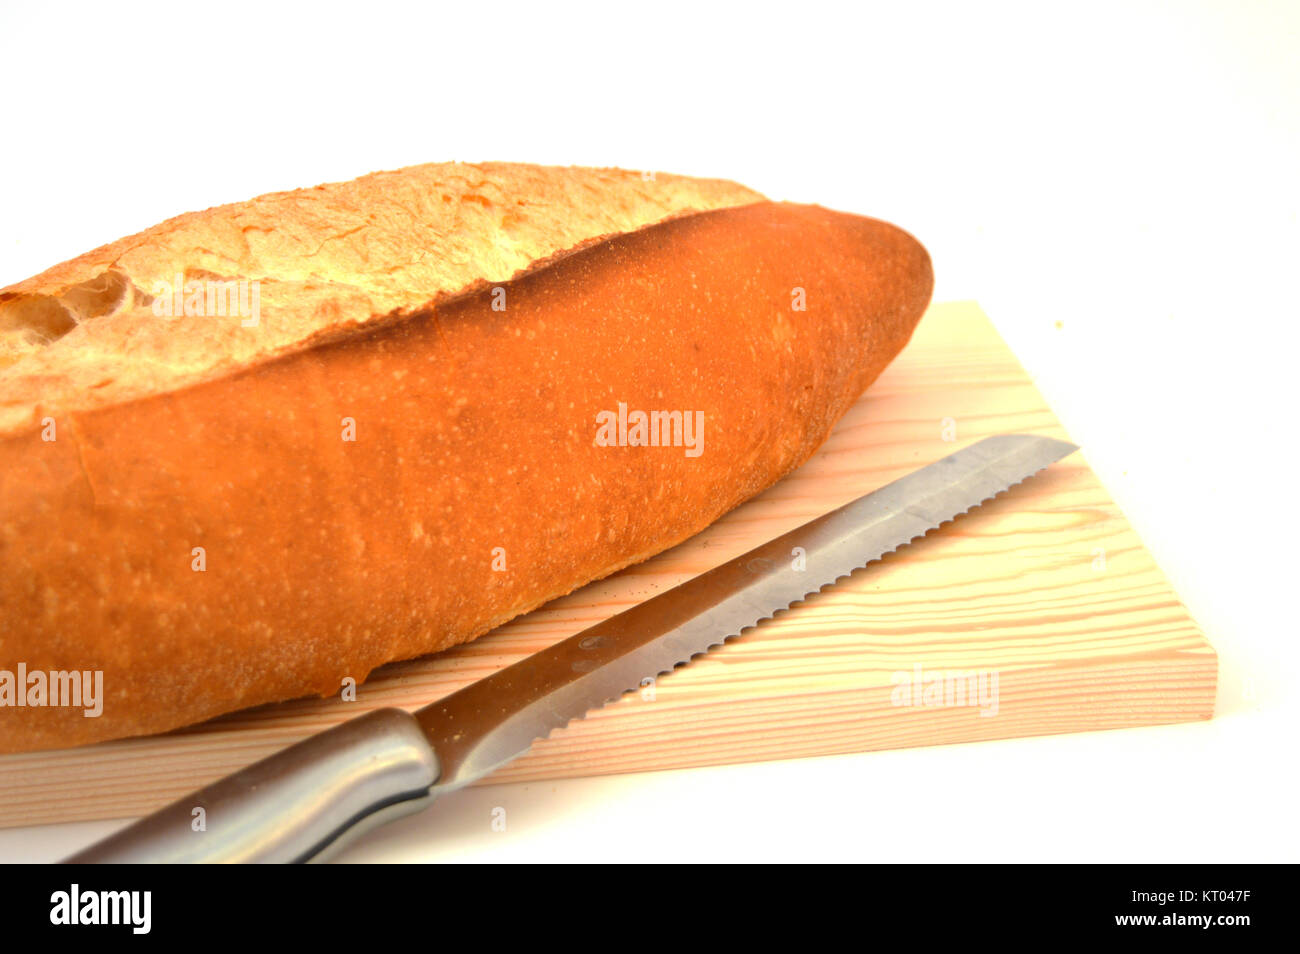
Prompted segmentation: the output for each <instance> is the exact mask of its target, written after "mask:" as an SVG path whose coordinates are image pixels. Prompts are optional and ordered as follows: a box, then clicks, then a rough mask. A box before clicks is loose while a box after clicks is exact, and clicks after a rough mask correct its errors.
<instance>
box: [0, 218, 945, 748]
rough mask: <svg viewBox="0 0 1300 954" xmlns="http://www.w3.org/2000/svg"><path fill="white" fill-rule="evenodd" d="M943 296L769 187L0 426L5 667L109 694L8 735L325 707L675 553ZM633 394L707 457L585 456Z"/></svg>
mask: <svg viewBox="0 0 1300 954" xmlns="http://www.w3.org/2000/svg"><path fill="white" fill-rule="evenodd" d="M931 284H932V279H931V272H930V263H929V259H928V257H927V256H926V254H925V251H924V250H923V249H922V248H921V246H920V245H919V244H918V243H917V242H916V241H915V240H914V239H912V238H911V237H910V236H908V235H907V234H906V233H903V232H901V231H900V230H898V229H896V228H894V227H892V226H889V225H886V224H884V223H881V222H877V221H874V220H871V219H865V218H861V217H858V216H853V215H846V214H842V213H835V212H830V211H827V210H824V209H821V208H817V207H810V206H796V205H786V204H776V203H766V202H764V203H758V204H754V205H748V206H744V207H740V208H733V209H726V210H720V211H713V212H706V213H701V214H697V215H690V216H685V217H679V218H676V219H673V220H670V221H667V222H664V223H662V224H659V225H654V226H651V227H647V228H643V229H640V230H638V231H634V232H631V233H629V234H624V235H619V236H616V237H613V238H610V239H608V240H606V241H603V242H600V243H597V244H595V245H592V246H591V247H588V248H586V249H584V250H582V251H580V252H577V253H575V254H572V255H568V256H565V257H563V258H561V259H559V260H558V261H556V262H554V263H552V264H551V265H550V266H549V267H545V268H541V269H537V270H535V271H532V272H529V273H527V274H525V275H523V276H521V277H520V278H519V279H517V280H515V281H512V282H510V283H508V284H507V285H505V286H504V287H505V305H506V307H505V310H495V309H494V307H493V305H494V302H495V299H494V293H493V290H492V289H490V288H488V289H483V290H481V291H479V292H477V293H473V294H469V295H464V296H462V297H460V298H457V299H455V300H451V301H447V302H444V303H443V304H442V305H440V306H439V307H437V308H436V309H428V310H420V311H417V312H415V313H413V314H409V315H406V316H404V317H402V318H400V319H393V320H390V321H387V322H384V323H381V324H380V325H378V326H374V327H370V328H367V329H362V330H358V331H354V332H352V333H351V334H349V335H346V336H344V337H342V338H340V339H339V340H336V341H329V342H319V343H317V344H316V345H315V346H313V347H310V348H307V349H304V350H300V351H297V352H294V353H291V354H288V355H286V356H284V357H281V358H278V359H276V360H273V361H268V362H262V363H260V364H257V365H255V366H252V367H250V368H248V369H245V370H241V371H238V372H236V373H233V374H228V375H225V376H222V377H219V378H216V379H213V380H210V381H207V382H204V383H201V384H198V385H195V386H192V387H188V388H184V389H181V390H177V391H173V392H171V393H167V394H163V395H159V396H155V397H149V398H146V399H143V400H138V401H132V402H128V403H119V404H114V405H111V406H107V407H103V408H99V409H92V410H89V411H86V412H83V413H79V414H65V415H63V416H61V417H60V418H59V431H58V440H57V441H55V442H52V443H51V442H42V441H40V440H39V438H38V435H37V434H35V433H33V432H25V433H19V434H16V435H13V436H11V437H8V438H3V439H0V501H3V503H2V504H0V508H2V509H0V605H3V606H4V608H5V609H4V615H5V622H6V624H7V625H6V627H5V630H4V632H3V635H2V636H0V668H4V667H9V668H13V666H14V665H15V664H16V663H17V662H18V661H20V660H21V661H24V662H25V663H26V664H27V666H28V668H29V669H43V670H49V669H79V670H86V669H100V670H103V671H104V673H105V693H106V701H105V705H104V713H103V716H102V717H100V718H97V719H87V718H83V717H82V714H81V712H80V711H79V710H68V709H23V710H15V709H0V748H3V749H4V750H7V751H18V750H25V749H36V748H42V747H51V746H65V745H72V744H78V743H84V742H90V741H94V740H97V739H103V738H112V737H120V736H126V735H135V734H142V733H149V732H156V731H161V730H165V729H168V728H172V727H175V726H179V725H184V724H187V723H192V722H195V721H198V720H201V719H204V718H207V717H210V716H213V715H216V714H218V713H222V712H227V711H231V710H234V709H237V708H241V707H245V706H250V705H255V704H259V703H263V702H267V701H271V700H279V699H286V698H292V697H295V696H302V695H305V694H309V693H321V694H328V693H333V692H336V691H338V688H339V686H340V681H341V680H342V679H343V677H345V676H351V677H353V678H355V679H357V680H358V681H360V680H361V679H363V678H364V677H365V676H366V675H367V674H368V673H369V672H370V670H371V669H372V668H373V667H375V666H377V665H380V664H382V663H384V662H387V661H390V660H394V659H401V658H409V657H412V656H415V655H419V654H423V653H427V652H431V651H435V650H438V649H441V648H445V647H447V646H450V645H453V644H455V643H458V642H461V641H464V640H466V639H471V638H473V637H474V636H477V635H479V634H481V633H483V632H485V631H487V630H488V629H490V628H492V627H494V626H496V625H498V624H500V623H501V622H504V621H505V620H508V619H510V618H512V617H514V616H516V615H518V614H520V613H523V612H526V611H528V610H529V609H531V608H533V607H535V606H537V605H540V604H541V603H543V602H545V601H547V600H549V599H552V598H554V597H557V596H559V595H561V594H564V593H567V592H569V591H571V590H573V589H574V588H576V587H578V586H581V585H582V584H584V583H586V582H588V581H589V580H592V579H595V578H597V577H600V576H604V575H606V574H608V573H611V572H613V571H614V570H616V569H619V568H621V567H622V566H625V565H628V564H630V563H633V562H636V561H638V560H642V559H645V558H646V557H648V556H650V555H652V554H654V553H657V552H659V551H661V550H663V549H666V548H667V547H669V546H672V545H674V544H676V543H677V542H679V541H681V540H683V539H685V538H686V537H688V536H690V535H692V534H694V533H696V532H698V531H700V530H701V529H703V528H704V527H706V526H707V525H708V524H709V523H711V522H712V521H713V520H715V519H717V517H718V516H720V515H721V514H723V513H725V512H726V511H727V510H729V509H731V508H732V507H734V506H736V505H737V504H739V503H740V502H742V501H743V500H745V499H747V498H748V497H750V496H753V495H754V494H756V493H758V492H759V491H761V490H762V489H764V488H765V487H767V486H769V485H770V484H772V483H773V482H774V481H776V480H778V479H779V478H780V477H781V476H783V475H784V474H786V473H788V472H789V471H790V470H791V469H793V468H794V467H796V466H797V465H798V464H799V463H801V462H802V461H803V460H805V459H806V458H807V457H808V456H809V455H810V454H811V453H812V452H813V450H814V449H815V448H816V447H817V446H818V445H819V444H820V443H821V442H822V441H823V440H824V439H825V437H826V436H827V434H828V433H829V431H830V429H831V427H832V425H833V424H834V422H835V421H836V420H837V419H838V418H839V417H840V415H842V414H843V413H844V411H845V410H846V409H847V408H848V407H849V406H850V404H851V403H852V402H853V401H854V400H855V399H856V398H857V396H858V394H859V393H860V392H861V391H862V390H863V389H864V388H865V387H866V386H867V385H868V384H869V383H870V382H871V381H872V380H874V379H875V377H876V376H877V375H878V374H879V373H880V371H881V370H882V369H883V368H884V367H885V365H886V364H887V363H888V362H889V360H890V359H892V358H893V356H894V355H895V354H897V352H898V351H899V350H900V349H901V348H902V347H903V345H904V344H905V343H906V342H907V340H908V338H909V337H910V335H911V332H912V329H913V327H914V325H915V323H916V321H917V320H918V319H919V317H920V315H921V313H922V311H923V310H924V308H925V306H926V304H927V302H928V300H929V295H930V290H931ZM797 288H800V289H803V290H804V294H805V296H806V311H799V310H795V309H794V308H792V302H793V301H794V296H795V295H796V292H795V289H797ZM619 402H623V403H625V404H626V405H627V406H628V407H629V408H630V409H643V410H681V411H688V412H695V411H698V412H701V413H702V414H703V415H704V422H705V424H704V432H703V444H702V453H700V454H699V456H688V455H687V454H686V453H685V449H684V448H682V447H672V446H658V447H644V446H643V447H634V446H599V445H598V443H597V440H596V434H597V414H598V413H600V412H601V411H615V410H616V409H617V405H618V403H619ZM345 418H346V419H351V420H352V421H354V422H355V435H356V440H355V441H352V442H349V441H344V440H343V439H342V436H343V435H342V428H343V426H344V419H345ZM194 547H203V548H204V550H205V555H206V570H205V571H204V572H195V571H194V570H193V569H192V552H193V548H194ZM496 548H503V549H504V557H505V570H504V571H501V570H494V568H493V557H494V551H495V550H496Z"/></svg>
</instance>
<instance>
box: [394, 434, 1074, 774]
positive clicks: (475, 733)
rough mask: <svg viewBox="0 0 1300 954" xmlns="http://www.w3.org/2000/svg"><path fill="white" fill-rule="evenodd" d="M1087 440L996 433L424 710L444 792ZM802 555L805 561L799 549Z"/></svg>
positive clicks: (423, 723) (422, 716) (424, 723)
mask: <svg viewBox="0 0 1300 954" xmlns="http://www.w3.org/2000/svg"><path fill="white" fill-rule="evenodd" d="M1077 449H1078V448H1077V447H1076V446H1075V445H1073V444H1069V443H1066V442H1065V441H1058V440H1053V439H1051V438H1047V437H1037V436H1030V435H1003V436H998V437H990V438H986V439H984V440H982V441H979V442H978V443H976V444H973V445H971V446H969V447H967V448H965V449H963V450H960V451H958V452H957V453H955V454H951V455H949V456H947V457H945V458H943V459H942V460H939V461H936V462H935V463H933V464H930V465H928V466H926V467H922V468H921V469H920V470H918V471H915V472H913V473H911V474H908V475H907V476H906V477H902V478H900V479H899V480H896V481H894V482H893V483H891V484H887V485H885V486H884V487H881V488H880V489H879V490H876V491H874V492H872V493H869V494H867V495H866V496H864V497H859V498H858V499H857V500H855V501H853V502H852V503H849V504H847V505H845V506H843V507H841V508H839V509H838V510H834V511H832V512H830V513H828V514H826V515H825V516H822V517H818V518H817V519H815V520H813V521H811V522H810V523H806V524H804V525H803V526H801V527H799V528H797V529H795V530H792V531H790V532H789V533H786V534H783V535H782V536H779V537H777V538H776V539H774V540H771V541H769V542H767V543H765V544H763V545H762V546H759V547H756V548H755V549H753V550H750V551H749V552H748V553H745V554H743V555H742V556H739V557H737V558H736V559H734V560H731V561H730V562H728V563H724V564H722V565H721V566H719V567H717V568H716V569H713V570H710V571H709V572H707V573H704V574H702V575H700V576H697V577H695V578H694V579H692V580H689V581H687V582H686V583H683V584H681V585H680V586H676V587H673V588H672V589H670V590H666V591H665V592H663V593H660V594H659V595H657V596H655V597H653V598H651V599H649V600H646V601H645V602H643V603H639V604H638V605H636V606H634V607H632V608H631V609H629V610H626V611H624V612H622V613H619V614H618V615H616V616H612V617H610V618H609V619H607V620H605V621H603V622H601V623H597V624H596V625H595V626H592V627H590V628H588V629H585V630H583V631H582V632H580V633H578V634H576V635H575V636H571V637H569V638H568V639H565V640H563V641H562V642H559V643H557V644H556V645H554V646H552V647H550V648H548V649H544V650H542V651H541V652H538V653H534V654H533V655H531V656H529V657H528V658H526V659H523V660H521V661H519V662H517V663H515V664H514V665H512V666H509V667H507V668H505V669H502V670H500V671H499V672H497V673H494V674H493V675H491V676H488V677H486V678H484V679H480V680H479V681H478V682H475V683H473V684H472V685H469V686H466V687H465V688H464V689H461V690H459V691H458V692H454V693H452V694H451V695H449V696H447V697H445V698H443V699H441V700H439V701H438V702H435V703H433V704H432V705H429V706H426V707H424V708H423V709H420V710H419V711H418V712H416V713H415V717H416V719H417V720H418V721H419V723H420V725H421V726H422V727H423V728H424V731H425V732H426V734H427V735H428V737H429V740H430V742H431V743H432V744H433V748H434V751H436V752H437V753H438V760H439V762H440V764H441V774H440V777H439V780H438V783H437V785H436V786H435V788H436V789H438V790H442V791H447V790H451V789H456V788H460V787H462V786H464V785H467V784H469V783H470V782H473V781H474V780H475V779H478V778H481V777H483V776H484V775H487V774H488V773H489V772H491V771H492V770H493V769H495V768H498V767H499V766H501V765H504V764H505V763H506V762H509V761H510V760H511V759H513V758H515V757H516V756H518V755H521V754H522V753H523V752H525V751H526V750H527V749H528V748H529V746H531V745H532V743H533V742H534V740H536V739H539V738H544V737H545V736H547V735H549V734H550V733H551V732H552V731H553V730H554V729H557V728H559V727H561V726H563V725H566V724H567V723H568V722H569V721H571V720H572V719H575V718H578V717H581V716H582V715H584V714H585V713H587V712H588V711H590V710H592V709H595V708H598V707H600V706H602V705H604V704H605V703H607V702H610V701H612V700H614V699H617V698H618V697H619V696H621V695H622V694H623V693H624V692H627V691H628V690H631V689H635V688H637V687H638V686H640V685H641V682H642V680H643V679H645V678H648V677H654V676H657V675H659V674H660V673H663V672H667V671H669V670H671V669H673V668H674V667H675V666H677V665H678V664H680V663H684V662H687V661H689V660H690V659H691V658H692V657H693V656H696V655H698V654H700V653H703V652H706V651H707V650H709V649H710V648H711V647H713V646H717V645H720V644H721V643H723V642H724V641H726V640H727V639H728V638H730V637H732V636H737V635H739V634H740V633H742V632H743V631H744V630H746V629H749V628H750V627H752V626H754V625H755V624H757V623H759V622H760V621H762V620H764V619H766V618H768V617H770V616H772V615H773V614H775V613H777V612H779V611H781V610H784V609H787V608H789V607H790V606H791V605H792V604H794V603H797V602H798V601H800V600H802V599H804V598H806V597H807V596H808V595H810V594H811V593H815V592H817V591H818V590H820V589H821V588H822V587H824V586H827V585H829V584H831V583H834V582H835V581H836V580H838V579H840V578H841V577H844V576H848V575H849V574H851V573H853V572H854V571H855V570H857V569H860V568H862V567H863V566H865V565H866V564H868V563H870V562H871V561H873V560H878V559H880V557H882V556H884V555H885V554H886V553H889V552H890V551H892V550H896V549H897V548H898V547H900V546H903V545H904V544H907V543H910V542H911V541H912V540H914V539H916V538H917V537H920V536H923V535H925V534H926V533H927V532H929V531H930V530H933V529H935V528H936V527H938V526H939V525H940V524H942V523H945V522H947V521H949V520H952V519H953V518H954V517H957V516H959V515H961V514H963V513H965V512H966V511H967V510H970V509H971V508H973V507H976V506H978V505H979V504H980V503H982V502H984V501H985V500H987V499H989V498H990V497H993V496H996V495H997V494H1000V493H1001V492H1003V491H1004V490H1007V489H1008V488H1010V487H1011V486H1013V485H1014V484H1018V483H1020V482H1021V481H1023V480H1024V479H1025V478H1027V477H1029V476H1031V475H1033V474H1034V473H1036V472H1037V471H1039V470H1041V469H1042V468H1044V467H1046V466H1047V465H1048V464H1051V463H1052V462H1054V461H1057V460H1060V459H1061V458H1062V457H1065V456H1066V455H1068V454H1070V453H1072V452H1074V451H1075V450H1077ZM796 547H798V548H801V549H802V552H803V554H804V556H803V562H802V566H801V568H798V569H796V561H795V559H794V550H795V548H796Z"/></svg>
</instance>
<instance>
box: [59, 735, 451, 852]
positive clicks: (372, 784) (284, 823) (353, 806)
mask: <svg viewBox="0 0 1300 954" xmlns="http://www.w3.org/2000/svg"><path fill="white" fill-rule="evenodd" d="M438 772H439V768H438V758H437V756H436V755H435V754H434V751H433V749H432V747H431V746H430V745H429V742H428V739H427V738H426V736H425V734H424V731H423V730H422V729H421V728H420V725H419V723H418V722H416V721H415V719H414V717H413V716H411V715H410V713H407V712H404V711H402V710H401V709H379V710H376V711H374V712H369V713H367V714H365V715H363V716H358V717H357V718H355V719H352V720H350V721H348V722H344V723H343V724H342V725H338V726H335V727H334V728H332V729H329V730H328V731H326V732H322V733H320V734H319V735H313V736H311V737H310V738H307V739H304V740H303V741H301V742H299V743H297V744H296V745H293V746H290V747H289V748H287V749H285V750H284V751H282V752H277V753H276V754H275V755H272V756H270V757H268V758H265V759H263V760H262V761H260V762H257V763H255V764H253V765H250V766H249V767H248V768H246V769H244V770H243V771H241V772H236V773H235V774H234V775H228V776H227V777H225V778H223V779H221V780H219V781H217V782H213V783H212V784H211V785H209V786H208V787H206V788H203V789H200V790H199V791H197V792H194V793H193V794H191V795H188V796H186V797H184V798H181V799H179V800H178V801H175V802H173V803H172V804H170V805H168V806H167V807H166V808H163V809H160V810H159V811H157V812H155V813H154V814H152V815H149V816H147V817H145V818H142V819H140V820H139V821H138V822H136V823H135V824H133V825H129V826H127V827H126V828H124V829H123V830H122V831H119V832H117V833H116V834H114V835H111V836H109V837H108V838H106V839H104V840H103V841H101V842H98V843H97V844H94V845H91V846H90V847H89V848H87V849H85V850H84V851H80V852H78V853H77V854H75V855H73V856H71V857H70V858H67V859H65V861H66V862H68V863H74V864H81V863H101V862H127V863H131V862H169V863H172V862H233V861H245V862H247V861H262V862H292V861H315V860H320V859H321V858H323V857H324V856H325V855H326V854H327V853H330V852H332V851H334V850H336V849H338V848H339V847H341V846H342V845H343V844H344V843H345V842H346V841H348V840H350V839H351V838H353V837H355V836H356V835H359V834H361V833H362V832H364V831H368V830H370V829H371V828H374V827H376V826H377V825H381V824H383V823H385V822H387V821H391V820H392V819H394V818H397V817H400V816H402V815H408V814H411V813H413V812H417V811H419V810H420V809H422V808H424V807H425V806H426V805H428V804H429V803H430V802H431V801H432V800H433V795H432V794H431V789H432V787H433V785H434V783H435V782H437V780H438ZM197 809H202V812H199V811H197ZM200 818H201V819H202V821H203V824H202V825H200V824H199V820H200Z"/></svg>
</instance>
